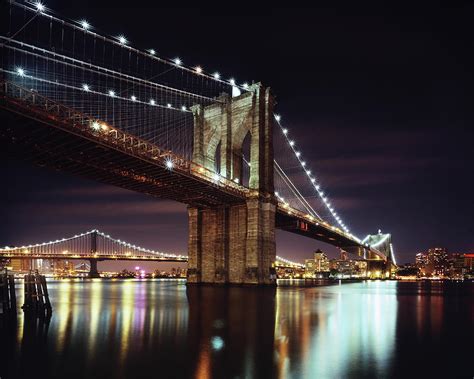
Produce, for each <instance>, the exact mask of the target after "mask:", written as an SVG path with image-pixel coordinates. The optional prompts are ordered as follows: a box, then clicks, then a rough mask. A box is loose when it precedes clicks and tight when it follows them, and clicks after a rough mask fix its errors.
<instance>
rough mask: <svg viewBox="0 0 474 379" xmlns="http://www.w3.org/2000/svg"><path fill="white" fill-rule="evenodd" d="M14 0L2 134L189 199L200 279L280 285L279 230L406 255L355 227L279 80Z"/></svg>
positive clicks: (4, 44) (61, 165) (35, 157)
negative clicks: (192, 60) (292, 115)
mask: <svg viewBox="0 0 474 379" xmlns="http://www.w3.org/2000/svg"><path fill="white" fill-rule="evenodd" d="M8 6H9V7H10V12H9V23H8V24H5V25H3V28H4V30H2V34H1V35H0V50H1V52H2V57H4V58H3V59H2V61H1V66H0V107H1V108H2V109H3V115H4V116H5V118H6V123H5V124H4V125H2V127H1V128H0V141H1V142H2V143H3V144H4V146H7V150H8V153H9V154H10V156H11V157H12V158H18V159H26V160H29V161H31V162H33V163H34V164H37V165H40V166H44V167H49V168H52V169H55V170H61V171H64V172H68V173H72V174H75V175H79V176H82V177H85V178H89V179H92V180H96V181H99V182H102V183H106V184H110V185H114V186H118V187H122V188H126V189H129V190H132V191H136V192H140V193H144V194H147V195H150V196H153V197H156V198H159V199H170V200H174V201H179V202H181V203H185V204H187V205H188V216H189V221H188V222H189V227H188V229H189V237H188V254H187V260H188V282H189V283H245V284H274V283H275V279H274V278H275V275H274V268H275V262H277V261H278V259H277V257H276V246H275V229H276V228H278V229H282V230H285V231H288V232H291V233H296V234H300V235H303V236H306V237H309V238H312V239H315V240H319V241H323V242H326V243H329V244H331V245H334V246H336V247H338V248H340V249H342V250H344V251H347V252H349V253H352V254H355V255H357V256H359V257H364V258H367V259H373V260H381V261H384V262H386V263H387V265H391V264H392V263H393V262H394V259H393V249H392V246H391V244H390V246H389V247H387V246H386V243H385V242H384V243H380V241H378V240H370V239H365V240H361V239H359V238H358V237H356V236H355V235H354V234H353V233H351V232H350V230H349V228H348V226H347V225H346V223H345V222H344V221H343V220H342V216H341V215H340V214H339V213H338V212H337V211H336V209H335V208H336V204H337V201H336V202H335V203H332V202H331V201H330V200H329V197H328V194H327V193H326V191H323V189H322V183H323V180H321V178H320V177H319V175H317V174H316V171H313V170H317V165H312V164H311V163H310V162H308V161H306V160H305V159H304V155H303V152H302V151H301V149H300V148H299V147H298V146H299V145H298V144H297V142H296V141H295V139H294V138H293V137H292V135H293V134H292V133H291V132H290V130H289V129H288V126H287V124H286V123H284V122H283V120H282V118H281V117H280V115H278V114H277V113H275V111H274V108H275V100H274V95H273V93H272V91H271V90H270V88H268V87H266V86H264V85H262V84H261V83H258V82H252V83H248V82H242V83H239V82H237V80H236V79H234V78H232V77H229V78H226V77H224V75H222V74H220V73H218V72H208V71H206V70H204V69H203V68H202V67H200V66H187V65H185V64H183V62H182V61H181V60H180V59H179V58H174V59H167V58H164V57H162V56H159V55H158V54H157V53H156V51H155V50H154V49H150V48H147V49H140V48H137V47H134V46H133V45H132V44H131V43H130V42H129V41H127V39H126V37H125V36H123V35H120V36H108V35H104V34H99V33H97V32H96V31H95V29H93V28H92V27H91V26H90V25H89V24H88V23H87V22H85V21H82V22H73V21H69V20H66V19H63V18H61V17H59V16H57V15H56V13H54V14H53V12H49V11H48V9H47V8H46V7H45V6H44V5H42V4H41V3H36V5H35V4H32V3H27V2H17V1H13V2H11V3H10V4H9V5H8ZM25 20H26V21H25ZM97 235H98V234H97ZM91 251H93V250H91ZM20 256H21V254H20ZM143 256H145V255H143ZM91 259H93V258H91ZM104 259H114V258H104ZM123 259H126V258H123ZM147 259H156V260H159V258H158V256H156V258H152V257H151V256H150V257H149V258H147ZM163 259H165V258H163Z"/></svg>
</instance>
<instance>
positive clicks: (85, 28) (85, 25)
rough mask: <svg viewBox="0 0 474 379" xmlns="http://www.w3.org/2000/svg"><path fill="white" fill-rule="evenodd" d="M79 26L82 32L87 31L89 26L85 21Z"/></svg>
mask: <svg viewBox="0 0 474 379" xmlns="http://www.w3.org/2000/svg"><path fill="white" fill-rule="evenodd" d="M81 26H82V28H83V29H84V30H88V29H89V28H90V27H91V26H90V24H89V23H88V22H87V21H86V20H82V21H81Z"/></svg>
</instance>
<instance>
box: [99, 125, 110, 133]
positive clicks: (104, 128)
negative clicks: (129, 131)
mask: <svg viewBox="0 0 474 379" xmlns="http://www.w3.org/2000/svg"><path fill="white" fill-rule="evenodd" d="M100 127H101V128H102V130H103V131H104V132H105V131H106V130H108V129H109V127H108V126H107V125H106V124H102V125H101V126H100Z"/></svg>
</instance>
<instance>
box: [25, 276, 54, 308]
mask: <svg viewBox="0 0 474 379" xmlns="http://www.w3.org/2000/svg"><path fill="white" fill-rule="evenodd" d="M24 285H25V302H24V304H23V306H22V308H23V311H24V312H28V313H30V314H34V315H36V316H39V317H41V316H45V315H50V314H51V312H52V308H51V302H50V301H49V293H48V287H47V285H46V278H45V277H44V275H40V274H39V273H38V272H35V273H34V274H33V273H31V272H30V273H29V274H26V275H25V284H24Z"/></svg>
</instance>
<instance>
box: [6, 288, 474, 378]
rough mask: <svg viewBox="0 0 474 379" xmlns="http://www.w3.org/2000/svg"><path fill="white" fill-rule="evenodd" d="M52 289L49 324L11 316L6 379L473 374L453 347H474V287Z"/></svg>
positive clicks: (20, 294)
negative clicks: (422, 362)
mask: <svg viewBox="0 0 474 379" xmlns="http://www.w3.org/2000/svg"><path fill="white" fill-rule="evenodd" d="M48 286H49V291H50V296H51V300H52V303H53V316H52V318H51V320H50V322H49V323H36V322H34V321H31V320H28V319H25V318H24V316H23V313H22V312H21V311H19V315H18V321H17V324H16V325H12V324H8V325H4V326H3V327H2V329H1V333H2V341H3V342H4V343H2V347H1V351H0V354H1V355H0V356H1V357H2V360H3V358H5V362H4V364H2V365H0V376H1V378H2V379H4V378H9V377H31V376H32V375H35V376H36V377H66V376H68V377H70V378H71V379H72V378H79V377H91V378H99V377H107V378H112V377H117V378H127V377H134V378H137V377H154V376H160V377H193V378H211V377H219V378H221V377H223V378H237V377H239V378H252V377H259V378H260V377H278V378H286V377H289V378H300V377H304V378H314V377H318V378H319V377H322V378H334V377H348V376H350V377H390V376H391V377H396V376H402V375H407V374H413V373H414V371H413V370H415V371H416V366H414V362H417V361H418V360H419V359H427V360H430V361H433V360H436V358H437V357H438V356H439V359H443V362H445V364H446V365H447V364H448V363H449V362H450V360H451V358H452V361H453V362H455V363H456V364H457V368H458V369H459V370H461V371H459V372H462V373H467V374H470V373H469V372H467V371H466V372H464V371H462V370H465V367H464V366H463V363H462V362H464V361H465V362H469V360H468V357H467V353H466V352H465V350H463V349H462V348H461V347H460V346H459V344H456V342H457V341H458V338H459V337H460V336H462V337H463V338H465V339H467V340H469V338H472V337H473V326H474V325H473V315H474V307H473V301H472V300H474V298H473V294H474V285H473V284H472V283H471V284H469V283H464V284H443V283H428V284H427V283H421V282H416V283H397V282H390V281H387V282H382V281H379V282H360V283H352V284H343V285H339V284H337V283H336V284H335V285H326V286H318V287H306V288H303V287H294V286H293V287H291V286H289V287H278V288H277V289H274V288H243V287H232V288H223V287H188V288H187V287H186V285H185V282H175V281H160V280H157V281H150V280H148V281H139V280H136V281H135V280H123V281H120V280H115V281H112V280H109V281H105V280H92V281H66V280H63V281H52V282H49V284H48ZM20 287H21V286H18V298H19V299H23V293H22V288H20ZM453 310H456V312H453ZM448 346H449V348H448ZM464 355H466V359H464ZM413 357H416V360H414V358H413ZM460 362H461V363H460ZM39 367H41V370H40V372H38V368H39ZM466 367H468V366H467V364H466ZM430 370H431V371H430ZM450 370H451V371H447V372H449V373H451V374H452V373H453V371H452V370H453V369H452V368H451V369H450ZM454 370H455V369H454ZM430 372H431V375H434V376H437V374H441V373H442V368H438V369H437V370H434V369H431V368H430V367H429V366H428V367H423V373H424V374H428V373H430ZM410 376H411V375H410ZM423 376H425V375H423Z"/></svg>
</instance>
